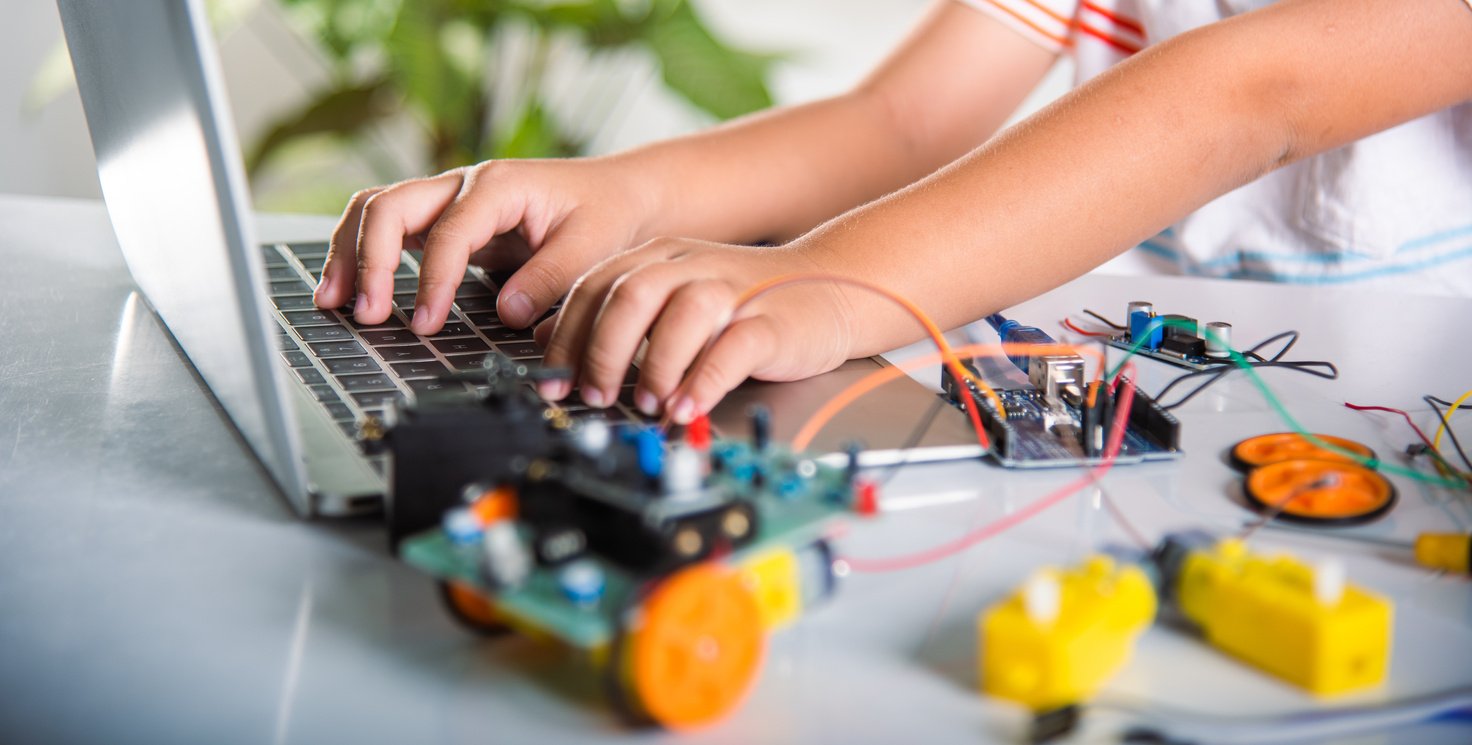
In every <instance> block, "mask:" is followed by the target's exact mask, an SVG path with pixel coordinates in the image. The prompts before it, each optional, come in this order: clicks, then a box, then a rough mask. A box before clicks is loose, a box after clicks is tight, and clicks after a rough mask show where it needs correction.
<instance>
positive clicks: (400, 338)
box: [58, 0, 980, 516]
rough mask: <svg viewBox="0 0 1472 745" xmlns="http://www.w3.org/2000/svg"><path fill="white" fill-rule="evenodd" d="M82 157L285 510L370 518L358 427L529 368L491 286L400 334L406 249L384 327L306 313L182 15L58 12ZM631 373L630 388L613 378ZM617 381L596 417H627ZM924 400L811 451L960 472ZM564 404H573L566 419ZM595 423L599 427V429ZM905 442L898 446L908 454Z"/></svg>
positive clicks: (759, 399) (821, 383) (175, 10)
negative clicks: (474, 379) (434, 326)
mask: <svg viewBox="0 0 1472 745" xmlns="http://www.w3.org/2000/svg"><path fill="white" fill-rule="evenodd" d="M58 6H59V7H60V10H61V19H62V25H63V27H64V29H65V32H66V40H67V46H68V47H69V48H70V51H71V57H72V64H73V67H74V68H75V70H76V77H77V86H78V88H79V90H80V92H81V96H82V103H83V106H84V108H85V110H86V114H87V123H88V126H89V128H90V130H91V135H92V144H93V147H94V149H95V150H96V154H97V168H98V174H99V176H100V179H101V183H102V192H103V196H104V198H105V199H106V202H107V208H108V212H109V214H110V215H111V218H112V224H113V229H114V232H115V233H116V234H117V238H118V243H119V245H120V246H121V247H122V251H123V256H124V258H125V259H126V261H127V265H128V269H129V271H130V272H131V273H132V275H133V279H134V281H136V282H137V284H138V287H139V288H140V289H141V290H142V292H143V295H144V297H145V298H146V299H147V300H148V302H149V304H150V305H151V306H152V308H153V309H154V311H155V312H156V313H157V314H158V315H159V317H160V318H161V319H162V320H163V322H164V324H165V325H166V326H167V327H168V329H169V331H170V332H171V333H172V334H173V337H174V339H175V340H176V341H177V342H178V344H179V347H180V348H181V349H183V351H184V352H185V354H186V355H187V356H188V358H189V361H190V362H191V363H192V364H193V365H194V367H195V369H196V370H197V371H198V372H199V374H200V377H202V378H203V379H204V381H205V382H206V384H208V386H209V388H210V390H211V391H212V392H213V394H214V396H215V398H216V400H218V401H219V403H220V406H221V407H222V408H223V409H224V410H225V412H226V413H227V414H228V415H229V417H230V419H231V420H232V421H233V422H234V423H235V426H236V427H237V428H238V429H239V430H240V432H241V434H242V435H243V436H244V438H245V440H246V442H247V443H249V444H250V447H251V449H252V450H253V451H254V452H255V454H256V456H257V457H258V458H260V460H261V461H262V463H264V464H265V466H266V468H267V470H268V471H269V472H270V473H271V475H272V477H273V478H274V479H275V480H276V483H277V484H279V485H280V487H281V489H282V490H283V491H284V492H285V493H286V495H287V497H288V498H289V499H290V501H291V504H292V506H293V507H294V508H295V509H296V510H297V511H298V512H299V513H300V514H302V515H304V516H307V515H349V514H357V513H363V512H371V511H374V510H377V509H379V508H380V507H381V499H382V495H383V491H384V489H385V483H384V479H383V476H382V470H383V469H382V464H381V463H377V462H375V461H373V460H372V459H370V458H367V457H365V456H363V455H362V454H361V453H360V452H359V450H358V448H357V446H356V444H355V442H354V440H353V433H354V429H355V426H356V422H357V421H358V420H359V419H360V418H362V417H364V416H368V415H372V414H375V413H377V412H379V411H381V410H382V409H383V408H384V407H386V406H388V405H389V403H390V402H391V401H393V400H394V399H397V398H399V397H412V396H413V395H415V393H416V392H419V391H423V390H426V389H430V388H437V387H441V386H445V385H460V384H459V383H454V382H446V381H443V380H440V376H442V375H444V374H446V373H449V372H450V371H452V370H455V369H466V368H467V367H470V366H473V365H478V364H479V361H480V359H481V358H482V357H483V356H484V355H485V354H487V353H488V352H490V351H491V350H495V351H498V352H501V353H504V354H506V355H508V356H510V357H513V358H522V359H533V360H534V359H537V358H539V356H540V353H539V351H538V350H537V349H536V346H535V344H533V343H532V342H531V339H530V332H528V331H521V330H516V329H510V328H507V327H505V326H504V325H502V324H501V323H500V322H499V320H498V319H497V318H496V315H495V294H494V293H495V287H496V283H495V282H494V281H493V279H492V278H490V277H487V276H486V275H484V274H483V273H482V272H481V271H480V270H478V269H472V270H470V271H468V272H467V274H466V277H465V283H464V285H463V286H462V288H461V290H460V292H459V293H458V294H457V301H456V307H455V310H454V311H452V313H451V318H450V321H449V323H448V324H447V329H446V331H444V332H441V333H440V334H437V335H435V336H434V337H431V338H423V337H418V336H416V335H414V334H413V333H412V332H410V331H409V330H408V329H407V326H406V324H405V320H406V319H407V316H406V315H405V314H404V312H403V311H402V310H399V307H398V306H399V305H400V303H401V304H402V307H403V308H413V307H414V306H413V292H414V288H415V286H416V284H417V273H416V272H417V266H418V265H417V263H416V262H415V260H414V257H413V256H412V255H410V254H409V253H408V252H405V255H404V263H403V266H402V267H401V268H400V270H399V274H398V275H397V276H396V278H395V286H396V290H398V291H399V292H400V293H401V294H397V295H396V296H395V300H396V308H395V311H394V314H393V316H392V317H391V318H390V320H389V321H388V322H387V323H385V324H383V325H381V326H377V327H372V328H367V327H361V326H359V325H357V324H355V323H354V322H353V321H352V318H351V314H350V313H349V312H347V310H346V309H337V310H319V309H317V308H315V307H314V306H313V304H312V298H311V293H312V289H313V287H314V286H315V283H316V281H317V279H318V277H319V276H320V272H321V265H322V260H323V258H324V257H325V256H326V243H325V242H321V241H319V242H312V243H302V244H290V245H288V244H279V245H278V244H272V245H261V244H258V243H257V241H256V239H255V237H254V235H253V228H252V223H251V208H250V199H249V194H248V191H247V188H246V180H245V174H244V169H243V166H242V164H241V158H240V149H239V146H238V143H237V141H236V137H235V132H234V130H233V128H232V125H231V117H230V115H229V110H228V109H227V106H226V99H225V93H224V87H223V81H222V78H221V74H220V68H219V63H218V57H217V55H216V53H215V49H214V44H213V40H212V37H211V35H210V32H209V28H208V26H207V24H206V20H205V14H204V11H203V8H202V7H201V4H200V2H199V0H130V1H129V2H118V1H117V0H58ZM884 364H885V363H884V362H883V361H882V360H880V359H878V358H872V359H868V360H856V361H852V362H849V363H848V364H846V365H844V366H843V367H842V368H840V369H839V370H836V371H834V372H832V373H829V374H827V375H822V376H818V377H816V378H813V379H810V380H806V381H802V382H799V383H784V384H756V383H748V384H747V385H745V386H742V387H741V388H740V389H738V390H737V391H736V392H735V393H733V394H732V395H731V396H730V397H729V398H728V400H727V401H726V402H724V403H723V404H722V405H721V406H720V407H718V408H717V410H716V411H715V412H714V413H713V415H712V417H711V418H712V421H713V423H714V425H715V427H716V428H717V430H718V431H723V432H728V433H732V434H735V433H738V432H740V431H741V428H742V426H743V422H744V421H745V419H746V413H745V412H746V410H747V407H749V406H750V405H751V404H754V403H763V404H765V405H767V407H768V408H769V409H770V411H771V414H772V434H773V436H774V437H777V438H779V439H789V438H790V437H791V436H792V435H793V434H795V433H796V431H797V429H798V428H799V427H800V426H801V425H802V423H803V422H805V421H806V420H807V418H808V417H809V416H810V415H811V414H812V413H813V412H814V411H815V410H817V409H818V408H819V407H820V406H821V405H822V404H823V403H824V402H825V401H827V400H829V399H830V398H832V397H833V396H834V395H835V394H836V393H838V392H839V391H841V390H843V389H844V388H846V387H847V386H848V385H849V384H850V383H852V382H853V381H855V380H857V379H859V378H860V377H862V376H863V375H865V374H868V373H870V372H872V371H874V370H875V369H877V368H878V367H880V366H882V365H884ZM631 381H632V378H630V381H629V382H631ZM631 388H632V386H631V385H626V386H625V396H624V400H623V401H621V402H620V403H619V404H618V405H617V406H616V407H614V410H613V412H612V415H613V416H618V417H628V418H630V419H634V418H637V415H636V414H635V413H634V411H633V410H632V409H631V408H630V407H629V406H628V403H627V399H628V394H630V393H631ZM934 401H935V394H933V393H932V392H930V391H928V390H926V389H925V388H924V387H923V386H920V385H919V384H916V383H914V382H913V381H911V380H909V379H908V378H905V379H902V380H900V381H896V382H895V383H891V384H888V385H886V386H884V387H883V388H881V389H879V390H878V391H876V392H875V393H874V394H873V395H870V396H868V397H866V398H864V399H862V400H861V401H860V402H858V404H857V405H855V406H854V407H851V408H850V409H849V410H847V411H845V412H844V413H843V414H842V415H841V416H840V417H838V418H837V419H835V420H834V421H833V422H832V423H831V424H830V425H829V426H828V427H827V428H826V429H825V430H824V432H823V434H822V435H821V436H820V437H819V438H818V439H816V440H815V441H814V443H813V445H812V447H813V449H814V450H817V451H821V452H837V451H839V450H840V449H842V448H843V447H845V446H846V445H847V444H848V443H850V442H859V443H861V444H863V445H864V446H865V447H866V448H868V449H867V450H865V452H864V455H863V457H862V460H861V462H862V463H863V464H864V465H866V466H867V465H887V464H895V463H902V462H903V463H908V462H925V461H935V460H949V459H956V458H969V457H976V456H978V455H979V454H980V448H978V447H977V445H976V439H975V435H974V434H972V433H971V432H970V430H969V424H968V423H967V422H966V420H965V417H964V416H961V415H960V414H958V413H957V412H956V411H954V410H952V409H951V408H950V407H949V406H946V407H942V410H941V411H939V412H938V414H936V415H935V416H933V417H932V418H930V421H929V424H928V425H927V428H926V429H925V430H924V431H923V434H921V435H920V436H912V433H913V432H915V427H916V426H917V422H918V421H919V420H920V419H921V417H922V416H925V415H926V413H927V412H930V413H932V414H934V413H935V412H934V411H933V410H932V408H933V402H934ZM575 408H576V407H575ZM602 415H603V416H608V415H609V414H608V413H604V414H602ZM907 446H909V447H907Z"/></svg>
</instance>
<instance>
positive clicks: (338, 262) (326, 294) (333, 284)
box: [312, 186, 383, 308]
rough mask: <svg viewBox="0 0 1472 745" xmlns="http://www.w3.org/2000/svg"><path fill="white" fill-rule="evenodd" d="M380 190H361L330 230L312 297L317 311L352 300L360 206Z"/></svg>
mask: <svg viewBox="0 0 1472 745" xmlns="http://www.w3.org/2000/svg"><path fill="white" fill-rule="evenodd" d="M380 191H383V187H381V186H377V187H374V188H372V189H364V190H362V191H360V192H358V193H357V194H354V195H353V198H352V199H349V200H348V206H347V209H345V210H343V213H342V218H341V219H339V220H338V221H337V227H335V228H333V229H332V243H331V244H330V245H329V248H328V250H327V260H326V261H324V262H323V263H322V281H320V282H318V283H317V289H316V291H315V292H313V293H312V295H313V298H312V299H313V302H315V303H316V304H317V307H318V308H340V307H342V306H343V305H345V304H347V302H348V301H349V300H351V299H352V297H353V290H354V289H355V288H356V287H357V278H358V258H357V256H358V230H359V228H360V227H361V226H362V222H363V205H364V204H367V203H368V198H369V197H371V196H373V195H374V194H377V193H378V192H380Z"/></svg>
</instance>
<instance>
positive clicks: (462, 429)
mask: <svg viewBox="0 0 1472 745" xmlns="http://www.w3.org/2000/svg"><path fill="white" fill-rule="evenodd" d="M484 364H485V367H484V368H483V369H481V370H477V371H473V372H472V373H469V374H467V375H466V376H464V379H466V380H472V381H474V382H476V383H480V384H481V385H482V388H481V389H480V390H478V391H477V392H476V393H466V392H465V391H464V389H463V388H461V389H460V390H458V391H453V392H452V391H449V390H446V391H436V392H432V393H425V394H420V395H419V396H417V397H416V399H417V400H416V401H415V402H414V403H413V404H412V405H408V406H399V405H396V406H395V407H394V408H392V409H391V410H390V411H391V414H390V415H389V417H388V418H387V421H386V422H385V423H384V425H385V426H384V431H382V432H374V433H373V434H374V435H375V436H374V437H371V438H366V439H365V441H364V443H363V444H364V447H365V449H367V450H369V451H370V452H382V451H389V452H392V454H393V457H392V458H391V460H390V467H389V470H388V474H387V476H388V479H387V480H388V483H389V488H388V493H387V497H386V498H385V500H384V512H385V517H386V519H387V524H388V536H389V543H390V545H391V546H392V547H394V549H395V550H397V548H398V546H399V544H400V542H401V541H402V540H403V539H404V538H405V537H406V536H408V535H411V534H414V533H417V532H420V531H423V530H426V529H429V528H431V527H434V526H436V525H438V524H439V523H440V519H441V517H442V516H443V515H444V513H445V511H446V510H448V509H450V508H451V507H456V506H462V505H464V504H465V503H466V502H467V501H470V500H467V499H466V495H465V494H464V491H465V489H466V487H467V486H475V485H487V484H488V485H496V484H500V483H503V482H507V481H510V480H513V479H515V478H517V477H518V473H517V472H518V470H519V469H520V468H524V467H525V465H526V463H527V462H528V461H530V460H532V459H534V458H539V457H544V456H546V455H548V454H550V453H551V451H552V450H553V449H554V448H556V447H562V446H563V443H564V438H562V437H561V436H560V433H561V432H562V431H564V430H567V429H569V428H570V427H571V421H570V420H569V419H568V418H567V417H566V416H565V415H563V416H558V415H557V412H558V411H559V410H557V409H549V408H548V406H547V405H546V404H545V403H544V402H543V401H542V400H541V399H540V398H539V397H538V396H537V394H536V392H535V391H534V390H533V389H532V387H531V386H529V385H527V383H529V382H534V381H535V380H539V379H543V378H547V377H551V376H553V375H556V374H557V373H548V372H541V371H537V370H533V369H531V368H528V367H527V366H526V365H524V364H522V363H518V362H513V361H512V360H510V359H507V358H506V357H503V356H501V355H499V354H492V355H487V356H486V361H485V363H484ZM453 388H460V386H453ZM489 453H495V454H496V457H494V458H492V457H486V455H487V454H489ZM470 496H471V499H473V498H474V497H476V496H479V492H477V493H476V494H474V495H470Z"/></svg>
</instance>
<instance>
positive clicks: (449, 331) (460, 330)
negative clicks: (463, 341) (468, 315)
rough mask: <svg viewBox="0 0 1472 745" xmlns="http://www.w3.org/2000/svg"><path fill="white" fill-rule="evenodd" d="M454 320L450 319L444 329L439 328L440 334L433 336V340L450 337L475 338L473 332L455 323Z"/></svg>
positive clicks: (463, 325)
mask: <svg viewBox="0 0 1472 745" xmlns="http://www.w3.org/2000/svg"><path fill="white" fill-rule="evenodd" d="M454 320H455V319H454V318H451V319H450V321H451V322H450V323H447V324H445V325H444V328H441V329H440V332H439V333H438V334H435V335H434V338H436V339H447V338H450V337H452V336H475V332H474V331H472V330H470V327H469V326H466V325H465V324H463V323H455V322H454Z"/></svg>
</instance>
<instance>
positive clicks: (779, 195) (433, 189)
mask: <svg viewBox="0 0 1472 745" xmlns="http://www.w3.org/2000/svg"><path fill="white" fill-rule="evenodd" d="M1053 60H1054V57H1053V55H1052V54H1051V53H1049V52H1046V51H1044V50H1042V49H1040V48H1038V47H1037V46H1035V45H1033V44H1031V43H1029V42H1027V41H1026V40H1024V39H1022V38H1021V37H1019V36H1018V35H1017V34H1016V33H1014V32H1012V31H1011V30H1009V29H1007V28H1005V27H1004V26H1002V25H1001V24H999V23H997V22H995V21H993V20H991V19H990V18H987V17H985V16H983V15H981V14H979V13H976V12H974V11H972V10H970V9H968V8H965V7H963V6H960V5H959V4H957V3H954V2H949V1H948V0H942V1H941V2H939V3H938V4H937V5H936V7H935V8H934V9H933V10H932V12H931V13H930V15H929V16H928V17H927V18H926V19H925V21H924V22H922V24H921V25H920V26H919V28H917V30H916V31H915V32H914V33H913V34H912V35H911V37H910V38H909V40H908V41H907V42H906V43H905V44H903V45H902V46H901V47H900V49H898V50H897V51H896V52H895V53H894V54H893V55H891V56H890V58H889V59H888V60H886V61H885V62H884V63H883V65H881V67H880V68H879V69H878V70H877V71H876V72H875V73H874V74H873V75H871V76H870V77H869V79H868V80H866V81H864V82H863V83H862V84H860V85H859V86H858V87H857V88H856V89H855V90H853V91H852V92H850V93H848V94H845V95H841V96H838V97H836V98H831V99H828V100H824V101H818V102H815V103H812V104H808V105H804V106H797V107H793V108H789V109H783V110H777V111H773V112H768V113H764V114H758V115H755V116H751V117H747V118H745V119H742V120H739V121H737V122H733V123H731V124H728V125H726V126H723V127H718V128H715V129H713V130H710V131H708V132H704V133H700V134H696V135H692V136H689V137H683V138H679V139H676V140H671V141H667V142H663V143H658V144H655V145H651V146H648V147H644V148H640V149H637V150H634V151H631V152H628V153H623V154H620V155H616V156H611V157H607V158H597V159H587V160H575V161H497V162H486V163H482V164H480V165H478V166H474V167H471V168H466V169H457V170H455V171H451V172H448V173H445V174H441V175H439V176H435V177H432V178H426V179H417V180H413V181H407V182H403V183H401V184H397V185H394V186H390V187H387V188H386V189H370V190H367V191H365V192H362V193H360V194H358V195H356V196H355V197H354V198H353V200H352V202H351V203H350V204H349V205H348V208H347V210H346V212H345V213H344V215H343V218H342V221H341V222H340V223H339V225H338V228H337V230H336V232H335V234H334V236H333V242H332V245H333V252H332V255H331V256H330V257H329V258H328V261H327V267H326V269H325V271H324V275H323V283H322V286H321V287H320V288H319V290H318V292H317V303H318V304H319V305H321V306H323V307H336V306H339V305H342V304H344V303H346V302H347V301H348V300H350V299H352V298H353V297H354V293H355V292H357V293H360V294H359V302H358V305H357V310H356V315H357V317H358V319H359V320H360V321H363V322H365V323H376V322H381V321H382V320H383V319H384V318H385V317H386V316H387V315H388V312H389V301H390V295H391V294H392V287H393V280H392V274H393V269H394V267H395V266H396V265H397V263H398V258H399V250H400V248H401V247H402V246H403V244H404V242H405V240H406V238H414V237H416V236H420V235H422V234H424V233H427V234H428V235H427V237H425V238H424V247H425V259H424V262H423V271H422V273H421V280H420V285H419V296H418V298H417V300H416V304H417V306H418V307H417V308H416V311H415V314H414V322H413V325H414V330H415V331H417V332H419V333H432V332H434V331H437V330H439V328H440V326H441V324H442V323H443V321H444V319H445V316H446V313H447V312H448V310H449V306H450V303H451V301H452V298H453V296H454V292H455V287H456V286H457V285H458V284H459V283H460V278H461V276H462V275H463V274H464V269H465V265H466V262H467V260H468V259H469V258H470V257H471V255H472V254H474V253H475V252H477V251H479V250H480V249H482V247H485V246H487V245H488V244H491V243H492V239H493V238H494V237H496V236H498V235H501V234H505V233H508V232H511V231H518V232H519V233H520V234H521V236H522V237H524V238H525V239H526V242H527V243H529V244H530V247H531V248H532V250H533V252H534V253H533V255H532V257H531V258H530V259H529V260H528V261H527V262H526V264H525V265H524V266H523V267H522V268H521V269H520V270H519V271H518V272H517V273H516V274H515V275H514V276H513V277H512V278H511V279H510V280H509V281H508V282H507V284H506V286H505V288H503V290H502V292H501V296H500V298H499V300H498V308H499V310H500V313H501V317H502V319H503V320H505V321H506V322H507V323H509V324H510V325H512V326H518V327H520V326H525V325H527V324H529V323H531V321H532V320H534V319H535V318H537V317H538V316H539V315H541V314H542V313H543V312H544V311H545V310H546V309H547V308H548V307H549V306H550V305H551V304H552V303H553V302H555V301H556V300H557V299H558V298H560V297H562V296H563V295H564V294H565V293H566V292H567V290H568V289H569V287H570V286H571V284H572V282H573V280H574V279H576V278H577V277H578V276H579V275H581V274H582V273H583V272H585V271H586V270H588V269H589V268H590V267H592V266H593V265H594V264H596V263H597V262H598V261H599V260H601V259H603V258H604V257H607V256H610V255H613V254H615V253H617V252H618V251H621V250H624V249H627V248H629V247H632V246H635V245H638V244H640V243H643V242H644V241H646V240H648V239H650V238H653V237H656V236H662V235H681V236H691V237H695V238H705V239H710V240H721V241H733V242H755V241H759V240H786V239H789V238H791V237H793V236H796V235H799V234H801V233H802V232H804V231H806V230H808V229H810V228H811V227H813V226H814V225H816V224H818V223H819V222H821V221H823V220H826V219H828V218H830V217H832V216H833V215H836V214H839V213H841V212H843V211H844V210H847V209H850V208H852V207H854V206H856V205H858V204H862V203H863V202H865V201H868V200H870V199H874V198H877V197H879V196H881V195H883V194H886V193H888V192H890V191H893V190H894V189H897V188H899V187H901V186H903V185H905V184H907V183H910V182H912V181H914V180H915V179H917V178H920V177H921V176H923V175H925V174H927V173H929V172H930V171H932V170H934V169H936V168H938V167H940V166H941V165H943V164H945V163H947V162H949V161H951V160H953V159H954V158H956V157H959V156H960V155H961V154H963V153H965V152H967V151H968V150H970V149H971V148H973V147H975V146H976V145H977V144H979V143H980V142H982V141H984V140H985V139H986V138H987V137H989V136H990V135H991V134H992V133H993V132H995V131H996V130H997V129H998V128H999V127H1000V126H1001V124H1002V122H1003V121H1004V120H1005V119H1006V117H1007V116H1008V115H1009V114H1010V113H1011V111H1012V110H1013V109H1014V108H1016V106H1017V104H1018V103H1019V102H1020V101H1021V100H1022V98H1023V97H1025V96H1026V95H1027V93H1028V91H1029V90H1030V89H1031V88H1032V87H1033V86H1034V85H1036V83H1037V81H1038V80H1039V79H1041V77H1042V75H1043V74H1044V73H1045V72H1046V71H1047V69H1048V67H1049V66H1050V65H1051V64H1052V63H1053ZM493 250H494V246H493Z"/></svg>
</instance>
